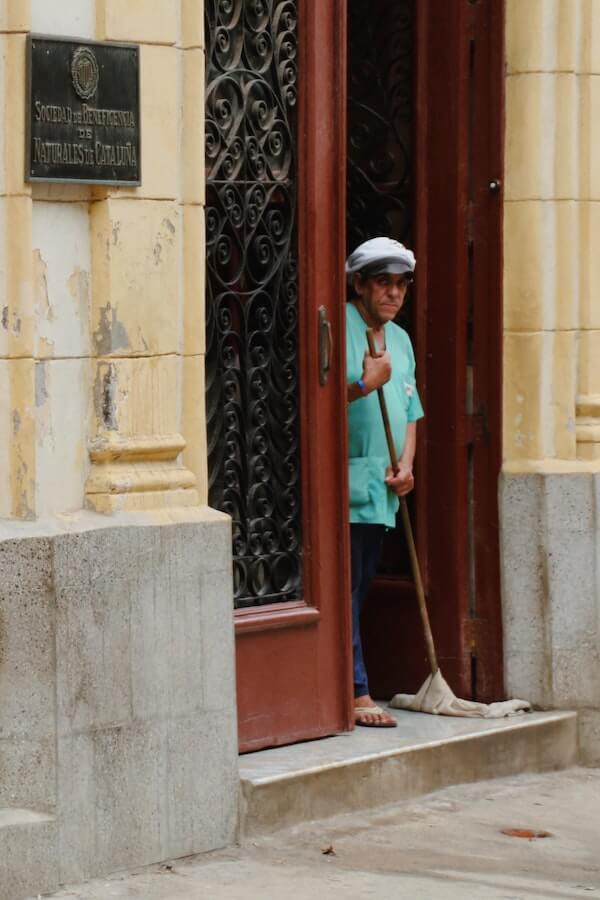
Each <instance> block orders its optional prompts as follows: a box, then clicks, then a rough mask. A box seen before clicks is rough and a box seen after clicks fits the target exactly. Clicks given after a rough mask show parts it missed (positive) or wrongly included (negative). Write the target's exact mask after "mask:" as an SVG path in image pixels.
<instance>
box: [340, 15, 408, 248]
mask: <svg viewBox="0 0 600 900" xmlns="http://www.w3.org/2000/svg"><path fill="white" fill-rule="evenodd" d="M415 4H416V0H369V2H368V3H367V2H366V0H348V248H349V250H353V249H354V247H356V246H357V245H358V244H360V243H361V241H366V240H367V239H368V238H372V237H378V236H379V235H387V236H388V237H394V238H396V239H397V240H400V241H403V242H405V243H407V244H410V237H411V227H412V221H411V211H412V120H413V43H414V7H415Z"/></svg>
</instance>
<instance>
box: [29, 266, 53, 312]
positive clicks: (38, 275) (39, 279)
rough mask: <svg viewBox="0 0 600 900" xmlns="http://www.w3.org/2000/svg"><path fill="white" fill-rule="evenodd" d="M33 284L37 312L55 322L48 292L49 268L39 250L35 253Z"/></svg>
mask: <svg viewBox="0 0 600 900" xmlns="http://www.w3.org/2000/svg"><path fill="white" fill-rule="evenodd" d="M33 284H34V291H35V298H36V301H37V312H38V315H39V316H43V317H44V318H45V319H47V320H48V321H49V322H52V321H53V320H54V310H53V309H52V304H51V303H50V293H49V291H48V266H47V264H46V261H45V260H44V259H43V257H42V254H41V253H40V251H39V250H34V251H33Z"/></svg>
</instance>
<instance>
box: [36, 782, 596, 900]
mask: <svg viewBox="0 0 600 900" xmlns="http://www.w3.org/2000/svg"><path fill="white" fill-rule="evenodd" d="M502 829H530V830H532V831H537V832H550V835H549V836H547V837H538V838H535V839H532V840H530V839H527V838H523V837H513V836H508V835H506V834H503V833H502ZM587 897H589V898H593V897H597V898H598V900H600V769H570V770H567V771H562V772H552V773H549V774H544V775H521V776H518V777H513V778H504V779H497V780H494V781H487V782H480V783H478V784H471V785H460V786H456V787H452V788H449V789H447V790H444V791H439V792H437V793H435V794H431V795H429V796H427V797H422V798H420V799H419V800H418V801H411V802H408V803H403V804H395V805H391V806H387V807H382V808H379V809H378V810H375V811H372V812H369V813H361V814H352V815H344V816H338V817H337V818H335V819H330V820H328V821H326V822H312V823H307V824H305V825H302V826H299V827H296V828H293V829H288V830H284V831H281V832H279V833H278V834H276V835H272V836H270V837H268V838H261V839H257V840H254V841H252V842H248V843H247V844H245V845H244V846H242V847H235V848H232V849H229V850H225V851H219V852H217V853H212V854H207V855H204V856H199V857H195V858H189V859H185V860H178V861H173V862H172V863H169V864H168V865H163V866H155V867H152V868H150V869H144V870H140V871H138V872H135V873H130V874H127V875H117V876H113V877H112V878H105V879H101V880H98V881H94V882H90V883H89V884H86V885H85V886H80V887H75V888H69V889H65V890H63V891H61V892H59V893H58V894H54V895H53V898H54V900H59V898H60V900H67V898H69V900H113V898H119V900H134V898H135V900H271V898H273V900H280V898H281V900H313V898H317V900H438V898H439V900H488V898H489V900H492V898H493V900H570V898H587Z"/></svg>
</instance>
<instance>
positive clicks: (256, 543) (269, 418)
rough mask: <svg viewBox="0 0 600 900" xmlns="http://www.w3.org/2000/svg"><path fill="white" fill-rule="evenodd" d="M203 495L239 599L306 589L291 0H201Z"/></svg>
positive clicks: (263, 599) (288, 596)
mask: <svg viewBox="0 0 600 900" xmlns="http://www.w3.org/2000/svg"><path fill="white" fill-rule="evenodd" d="M205 9H206V35H207V45H208V46H207V93H206V168H207V196H206V234H207V322H206V334H207V352H206V380H207V385H206V396H207V428H208V466H209V502H210V504H211V505H212V506H214V507H216V508H218V509H221V510H223V511H225V512H227V513H229V514H230V515H231V516H232V519H233V558H234V590H235V605H236V607H243V606H251V605H258V604H263V603H272V602H278V601H282V600H293V599H297V598H298V597H299V594H300V590H301V559H302V545H301V516H300V480H299V479H300V459H299V407H298V340H297V320H298V286H297V238H296V89H297V83H296V82H297V71H296V68H297V63H296V48H297V39H296V30H297V9H296V2H292V0H206V6H205Z"/></svg>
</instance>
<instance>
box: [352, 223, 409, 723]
mask: <svg viewBox="0 0 600 900" xmlns="http://www.w3.org/2000/svg"><path fill="white" fill-rule="evenodd" d="M414 268H415V257H414V255H413V253H412V252H411V251H410V250H408V249H407V248H406V247H404V246H403V244H400V243H398V241H393V240H390V239H389V238H383V237H379V238H374V239H373V240H370V241H365V243H364V244H361V245H360V246H359V247H357V248H356V250H355V251H354V252H353V253H351V254H350V256H349V257H348V259H347V261H346V273H347V275H348V278H349V279H350V280H351V282H352V286H353V289H354V298H353V300H352V301H351V302H350V303H348V304H347V313H346V352H347V381H348V388H347V393H348V432H349V456H350V542H351V558H352V638H353V655H354V698H355V701H354V702H355V709H354V716H355V721H356V724H358V725H367V726H371V727H379V728H391V727H394V726H395V725H396V720H395V719H394V718H393V717H392V716H391V715H389V714H388V713H386V712H384V711H383V710H382V709H381V708H380V707H379V706H377V704H376V703H375V702H374V701H373V700H372V698H371V696H370V694H369V683H368V678H367V672H366V669H365V663H364V660H363V653H362V644H361V637H360V613H361V610H362V608H363V605H364V602H365V600H366V597H367V593H368V590H369V585H370V583H371V581H372V579H373V576H374V575H375V572H376V569H377V565H378V563H379V559H380V556H381V548H382V543H383V536H384V533H385V530H386V528H393V527H394V525H395V520H396V511H397V509H398V505H399V501H398V497H403V496H405V495H406V494H408V493H410V491H412V489H413V486H414V480H413V471H412V469H413V459H414V455H415V447H416V437H417V424H416V423H417V419H420V418H421V417H422V416H423V408H422V406H421V402H420V400H419V395H418V393H417V388H416V383H415V359H414V354H413V349H412V346H411V343H410V338H409V336H408V335H407V333H406V332H405V331H404V330H403V329H402V328H400V327H399V326H398V325H396V324H395V323H394V321H393V320H394V319H395V318H396V316H397V315H398V313H399V312H400V310H401V309H402V305H403V303H404V300H405V298H406V292H407V289H408V285H409V283H410V282H411V281H412V278H413V272H414ZM368 328H371V329H373V332H374V337H375V344H376V346H377V348H378V351H377V355H376V356H375V357H371V356H370V354H369V349H368V345H367V337H366V332H367V329H368ZM379 387H383V390H384V394H385V399H386V403H387V407H388V413H389V418H390V425H391V429H392V434H393V437H394V443H395V446H396V452H398V453H399V454H400V456H399V459H398V467H399V471H398V473H397V474H396V475H394V474H393V472H392V468H391V466H390V465H389V454H388V449H387V442H386V437H385V430H384V427H383V421H382V418H381V411H380V408H379V402H378V399H377V388H379Z"/></svg>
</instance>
